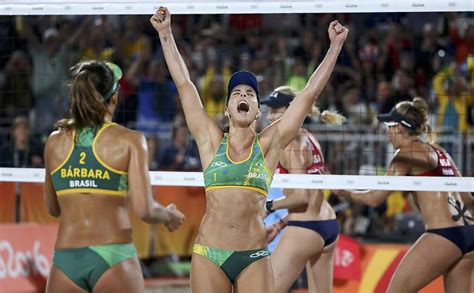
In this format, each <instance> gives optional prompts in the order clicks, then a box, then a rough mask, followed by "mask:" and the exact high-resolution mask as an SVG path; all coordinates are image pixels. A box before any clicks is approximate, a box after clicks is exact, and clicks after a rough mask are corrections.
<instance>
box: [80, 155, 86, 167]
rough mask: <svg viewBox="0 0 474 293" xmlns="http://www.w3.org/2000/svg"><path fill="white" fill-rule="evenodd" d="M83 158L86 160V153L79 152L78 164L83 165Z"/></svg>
mask: <svg viewBox="0 0 474 293" xmlns="http://www.w3.org/2000/svg"><path fill="white" fill-rule="evenodd" d="M85 160H86V153H85V152H81V154H80V155H79V164H81V165H84V164H85V163H86V161H85Z"/></svg>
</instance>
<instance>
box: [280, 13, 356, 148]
mask: <svg viewBox="0 0 474 293" xmlns="http://www.w3.org/2000/svg"><path fill="white" fill-rule="evenodd" d="M348 32H349V30H348V29H347V28H345V27H344V26H342V25H341V24H340V23H339V22H338V21H337V20H335V21H333V22H331V23H330V24H329V29H328V34H329V39H330V40H331V46H330V47H329V50H328V52H327V53H326V57H324V60H323V62H322V63H321V64H320V65H319V66H318V68H317V69H316V71H315V72H314V73H313V74H312V75H311V77H310V79H309V80H308V83H307V84H306V86H305V88H304V89H303V90H302V91H301V92H300V93H299V94H298V95H297V96H296V97H295V99H294V100H293V102H292V103H291V104H290V106H289V107H288V110H286V111H285V113H284V114H283V116H282V118H281V120H280V121H279V122H278V123H275V124H274V125H272V126H273V127H276V130H274V131H275V132H276V133H275V135H276V136H275V138H276V139H274V140H273V145H275V144H276V146H277V147H282V148H284V147H285V146H286V145H287V144H288V143H289V142H290V141H291V140H292V139H293V138H294V137H295V136H296V134H297V132H298V130H299V129H300V127H301V125H302V124H303V121H304V119H305V117H306V115H308V113H309V111H310V109H311V107H312V105H313V104H314V102H315V100H316V99H317V98H318V96H319V94H320V93H321V92H322V91H323V89H324V87H325V86H326V83H327V81H328V80H329V77H330V76H331V73H332V71H333V69H334V65H335V64H336V60H337V57H338V56H339V53H340V51H341V48H342V45H343V44H344V41H345V40H346V37H347V34H348Z"/></svg>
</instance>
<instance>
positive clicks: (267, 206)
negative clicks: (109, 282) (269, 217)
mask: <svg viewBox="0 0 474 293" xmlns="http://www.w3.org/2000/svg"><path fill="white" fill-rule="evenodd" d="M272 207H273V199H270V200H268V201H267V202H266V203H265V210H267V212H268V213H269V214H271V213H273V212H274V211H275V210H274V209H273V208H272Z"/></svg>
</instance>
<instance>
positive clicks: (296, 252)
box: [271, 226, 324, 291]
mask: <svg viewBox="0 0 474 293" xmlns="http://www.w3.org/2000/svg"><path fill="white" fill-rule="evenodd" d="M323 246H324V241H323V239H322V238H321V236H320V235H319V234H318V233H316V232H313V231H311V230H309V229H306V228H301V227H292V226H289V227H287V228H286V230H285V232H284V233H283V236H282V237H281V239H280V242H278V245H277V247H276V248H275V250H274V251H273V253H272V255H271V261H272V269H273V276H274V279H275V287H276V289H277V291H285V290H288V288H289V287H290V286H291V284H293V282H294V281H295V280H296V278H297V277H298V276H299V275H300V274H301V272H302V271H303V268H304V266H305V264H306V262H307V261H308V260H309V259H310V258H311V257H314V256H318V255H319V254H320V253H321V251H322V249H323Z"/></svg>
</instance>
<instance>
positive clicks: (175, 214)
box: [165, 204, 186, 232]
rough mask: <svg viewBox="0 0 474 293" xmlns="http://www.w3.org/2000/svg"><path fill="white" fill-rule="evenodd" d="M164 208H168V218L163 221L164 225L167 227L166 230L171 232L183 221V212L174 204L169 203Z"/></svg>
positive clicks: (184, 218)
mask: <svg viewBox="0 0 474 293" xmlns="http://www.w3.org/2000/svg"><path fill="white" fill-rule="evenodd" d="M166 208H167V209H168V212H169V215H170V220H169V221H168V222H166V223H165V226H166V228H168V231H170V232H173V231H175V230H177V229H178V228H179V226H181V225H182V224H183V223H184V221H185V220H186V217H185V216H184V215H183V213H181V211H180V210H178V209H177V208H176V206H175V205H174V204H170V205H168V206H167V207H166Z"/></svg>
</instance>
